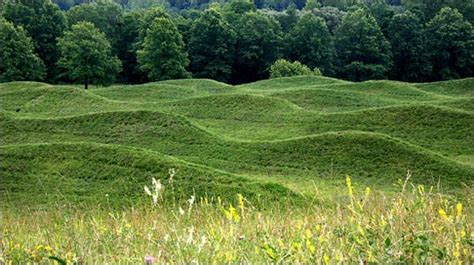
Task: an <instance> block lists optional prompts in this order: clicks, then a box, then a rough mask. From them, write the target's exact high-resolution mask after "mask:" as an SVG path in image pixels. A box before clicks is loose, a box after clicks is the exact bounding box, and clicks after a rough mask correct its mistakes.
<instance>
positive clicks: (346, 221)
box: [0, 177, 474, 264]
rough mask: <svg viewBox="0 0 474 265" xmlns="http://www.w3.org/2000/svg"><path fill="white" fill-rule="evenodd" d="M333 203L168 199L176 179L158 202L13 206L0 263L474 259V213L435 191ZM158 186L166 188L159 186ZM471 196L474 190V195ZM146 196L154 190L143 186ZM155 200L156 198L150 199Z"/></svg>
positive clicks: (363, 195)
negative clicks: (117, 206)
mask: <svg viewBox="0 0 474 265" xmlns="http://www.w3.org/2000/svg"><path fill="white" fill-rule="evenodd" d="M346 183H347V192H346V195H345V197H344V199H342V200H340V201H338V202H337V203H335V204H334V205H332V206H328V205H321V204H312V205H310V206H309V207H289V208H286V207H282V206H281V205H274V206H272V205H269V206H268V207H265V209H257V208H255V207H253V206H252V204H251V203H250V202H248V201H247V200H246V199H245V198H244V197H243V196H242V195H240V194H236V196H235V201H231V202H224V201H222V200H221V199H220V198H195V197H193V196H190V199H189V200H188V201H184V202H181V203H179V202H176V201H173V202H168V201H166V200H164V199H162V198H165V197H164V196H160V195H161V194H160V193H161V192H172V188H171V187H167V186H166V185H169V186H172V184H171V182H167V183H165V184H163V185H164V187H163V186H161V185H162V184H161V183H160V184H159V185H157V183H156V182H155V183H154V186H151V187H147V188H146V190H147V192H146V193H148V194H151V195H152V196H157V197H153V203H151V206H140V207H138V208H128V209H124V210H123V211H107V210H104V209H94V208H92V207H89V208H84V207H81V208H79V207H74V206H66V207H57V208H54V209H53V208H51V209H47V210H33V209H31V210H25V209H22V210H19V209H12V208H5V209H4V210H3V213H2V214H3V215H2V217H3V218H2V220H1V230H0V232H1V245H0V263H6V264H17V263H26V262H35V263H43V262H47V261H52V260H53V259H54V260H56V261H59V262H61V263H67V264H106V263H107V264H117V263H121V264H125V263H134V264H136V263H144V262H145V259H146V260H147V263H148V264H150V263H205V264H207V263H218V264H221V263H270V262H271V263H281V262H283V263H317V264H334V263H360V264H362V263H382V264H387V263H399V262H401V263H428V264H433V263H453V264H472V262H473V261H474V260H473V258H472V256H473V244H474V241H473V236H474V234H473V229H472V225H471V224H472V222H473V218H472V211H471V212H470V210H469V207H467V208H468V209H466V205H467V206H469V205H471V201H470V199H469V196H468V199H466V200H465V201H464V204H463V203H460V202H458V201H456V200H455V199H453V198H451V197H448V196H446V195H443V194H441V193H439V192H437V191H435V189H433V188H427V187H424V186H414V185H410V184H409V183H408V179H407V180H406V181H405V182H404V183H400V192H399V193H398V194H395V195H390V196H389V195H386V194H385V193H382V192H378V191H372V190H370V189H369V188H367V189H366V190H365V191H364V190H361V189H359V188H354V186H353V184H352V181H351V178H350V177H347V179H346ZM157 187H159V190H157ZM468 192H469V193H470V194H471V195H472V190H470V191H468ZM144 196H146V194H145V192H144ZM150 201H152V199H150Z"/></svg>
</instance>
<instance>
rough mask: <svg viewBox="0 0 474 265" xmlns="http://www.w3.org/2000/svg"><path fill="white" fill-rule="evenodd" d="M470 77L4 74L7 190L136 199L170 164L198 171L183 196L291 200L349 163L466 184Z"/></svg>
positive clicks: (15, 195) (470, 153)
mask: <svg viewBox="0 0 474 265" xmlns="http://www.w3.org/2000/svg"><path fill="white" fill-rule="evenodd" d="M473 80H474V79H465V80H456V81H448V82H438V83H432V84H408V83H401V82H391V81H369V82H363V83H350V82H345V81H341V80H336V79H331V78H324V77H302V76H299V77H291V78H279V79H273V80H264V81H260V82H256V83H252V84H246V85H241V86H235V87H234V86H229V85H225V84H222V83H218V82H215V81H211V80H205V79H200V80H191V79H189V80H171V81H164V82H157V83H150V84H145V85H138V86H123V85H122V86H113V87H110V88H93V89H91V90H89V91H85V90H82V89H80V88H76V87H72V86H50V85H47V84H42V83H34V82H14V83H6V84H0V100H1V101H0V102H1V103H2V104H1V106H0V128H1V131H0V145H1V147H0V148H1V154H0V155H1V160H2V165H1V166H2V178H1V180H0V181H1V183H0V187H1V188H0V192H1V195H0V196H2V197H3V198H5V199H6V201H20V202H21V201H24V200H27V198H29V197H32V198H35V200H36V201H37V202H39V203H44V204H47V203H50V202H52V201H55V200H63V201H88V202H106V200H105V199H104V198H105V197H104V193H107V194H109V196H113V197H114V198H126V199H124V200H123V201H126V202H131V201H136V200H138V198H140V195H142V193H143V191H142V189H143V184H145V183H147V182H149V181H150V179H151V177H152V176H156V177H164V176H165V175H166V174H165V173H166V171H167V170H168V168H170V167H177V168H179V170H180V172H181V173H180V174H179V175H180V176H181V177H189V178H187V179H185V180H184V179H183V180H182V181H180V182H179V183H177V184H176V185H177V190H179V191H180V192H179V196H181V197H182V198H185V197H189V195H190V194H193V193H195V194H199V195H203V194H209V195H216V196H217V195H222V196H229V195H231V194H235V193H236V192H240V193H244V194H246V195H248V197H249V198H263V197H268V199H269V200H277V199H278V198H283V199H285V198H289V197H297V196H296V195H294V193H292V191H291V190H290V189H289V188H288V187H291V189H293V190H298V191H299V190H304V191H307V190H308V188H307V183H308V182H312V183H314V185H316V186H317V185H318V183H320V185H328V183H329V185H332V184H330V183H333V185H334V188H333V191H337V190H338V189H339V188H340V185H341V184H342V183H343V181H342V180H343V177H344V176H345V175H346V174H350V175H352V176H353V177H355V178H357V179H358V182H359V183H364V184H367V185H377V186H379V187H383V188H385V189H390V188H391V187H392V184H393V183H394V182H395V181H396V180H397V179H399V178H403V176H404V175H405V174H406V172H407V170H410V171H411V172H412V175H413V179H414V181H415V182H416V183H424V184H430V185H431V184H435V183H437V182H439V183H440V184H441V185H443V186H445V187H447V188H448V189H451V190H456V189H457V188H461V187H462V185H472V179H473V167H472V165H473V164H472V161H473V160H472V159H473V157H474V145H473V140H472V139H473V137H472V132H473V131H474V107H473V105H472V102H473V95H472V88H473V86H472V84H473ZM28 181H30V182H28ZM274 182H278V183H280V184H276V183H274ZM58 183H59V184H58ZM285 186H286V187H285ZM35 187H36V188H35ZM28 191H30V192H29V193H28ZM105 191H107V192H105ZM60 198H63V199H60ZM109 198H110V197H109Z"/></svg>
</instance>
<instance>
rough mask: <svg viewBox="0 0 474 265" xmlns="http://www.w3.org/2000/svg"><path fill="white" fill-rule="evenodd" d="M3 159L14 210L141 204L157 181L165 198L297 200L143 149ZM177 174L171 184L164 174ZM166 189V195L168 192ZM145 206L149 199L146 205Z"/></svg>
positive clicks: (69, 148) (90, 147)
mask: <svg viewBox="0 0 474 265" xmlns="http://www.w3.org/2000/svg"><path fill="white" fill-rule="evenodd" d="M0 151H1V154H2V163H1V166H0V167H1V171H2V172H3V174H2V178H1V179H0V187H1V188H0V191H1V193H0V195H1V196H0V198H2V201H4V202H5V201H9V202H10V203H13V204H14V205H18V206H19V205H22V204H23V205H42V204H57V203H73V202H81V203H95V204H97V203H98V204H102V205H104V206H116V205H127V204H131V203H137V202H141V201H142V199H143V186H144V185H149V186H150V182H151V178H152V177H155V178H157V179H161V181H162V183H163V185H164V186H165V189H166V190H167V191H166V192H165V193H164V194H165V199H167V200H170V199H171V198H170V197H173V198H175V199H178V200H182V201H184V200H187V199H189V197H190V196H191V195H195V196H197V197H198V198H199V197H205V196H207V197H210V198H214V199H217V197H221V198H222V200H233V198H234V197H235V193H242V194H243V195H244V196H246V197H247V198H249V199H250V200H251V201H253V202H257V203H258V202H259V200H260V199H261V198H265V200H268V202H272V201H281V202H282V201H287V200H289V201H292V200H293V201H295V202H297V201H299V200H300V199H299V196H298V195H296V194H295V193H294V192H292V191H290V190H288V189H287V188H285V187H283V186H281V185H278V184H274V183H268V182H257V181H252V180H250V179H248V178H245V177H240V176H235V175H232V174H229V173H226V172H222V171H217V170H214V169H210V168H206V167H202V166H199V165H195V164H192V163H188V162H184V161H181V160H179V159H176V158H172V157H168V156H163V155H160V154H157V153H154V152H151V151H149V150H145V149H135V148H129V147H122V146H117V145H103V144H93V143H57V144H25V145H11V146H9V145H7V146H2V147H1V148H0ZM170 168H174V169H176V170H177V172H178V173H177V175H176V176H175V177H174V178H173V181H172V184H170V179H169V177H168V170H169V169H170ZM168 190H169V191H168ZM146 202H148V200H147V201H146Z"/></svg>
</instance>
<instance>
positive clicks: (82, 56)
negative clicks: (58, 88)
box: [58, 22, 121, 89]
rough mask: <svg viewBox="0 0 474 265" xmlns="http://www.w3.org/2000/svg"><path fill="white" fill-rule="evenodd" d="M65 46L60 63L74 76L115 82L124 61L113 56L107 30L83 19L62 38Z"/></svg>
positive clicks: (102, 82) (61, 48)
mask: <svg viewBox="0 0 474 265" xmlns="http://www.w3.org/2000/svg"><path fill="white" fill-rule="evenodd" d="M58 45H59V48H60V50H61V59H60V60H59V65H60V66H61V67H62V68H64V69H65V70H66V72H67V75H68V76H69V77H70V78H72V79H74V80H82V81H84V86H85V88H86V89H87V88H88V85H89V82H92V83H97V84H107V83H112V82H113V81H114V80H115V76H116V75H117V73H118V72H119V71H120V68H121V63H120V61H119V60H118V59H117V57H115V56H112V54H111V53H112V51H111V46H110V43H109V42H108V41H107V38H106V36H105V34H104V33H102V32H100V31H99V30H98V29H97V28H96V27H95V26H94V24H92V23H90V22H79V23H78V24H75V25H73V26H72V29H71V31H68V32H66V33H65V35H64V36H63V37H61V38H59V40H58Z"/></svg>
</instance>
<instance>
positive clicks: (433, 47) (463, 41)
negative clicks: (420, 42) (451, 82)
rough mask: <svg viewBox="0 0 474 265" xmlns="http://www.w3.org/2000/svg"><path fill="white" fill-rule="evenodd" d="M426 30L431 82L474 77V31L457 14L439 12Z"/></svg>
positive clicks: (455, 12) (447, 9)
mask: <svg viewBox="0 0 474 265" xmlns="http://www.w3.org/2000/svg"><path fill="white" fill-rule="evenodd" d="M427 31H428V36H429V44H430V45H429V47H428V50H429V51H430V54H431V60H432V63H433V71H434V73H433V75H434V79H435V80H445V79H453V78H460V77H468V76H472V75H474V29H473V27H472V25H471V23H469V22H467V21H466V20H465V19H464V18H463V16H462V14H461V13H459V12H458V11H457V10H456V9H452V8H449V7H446V8H443V9H441V10H440V11H439V13H438V14H437V15H436V16H435V17H434V18H433V19H432V20H431V21H430V22H429V23H428V25H427Z"/></svg>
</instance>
